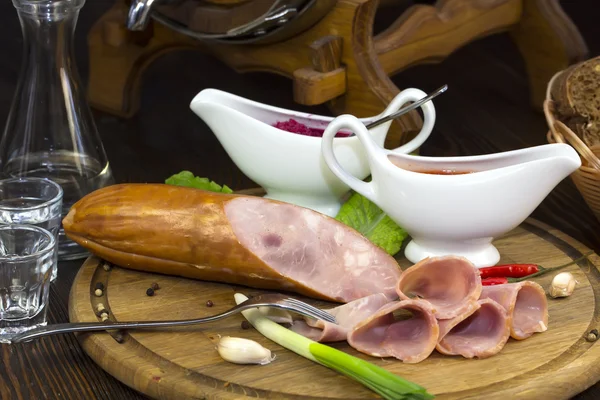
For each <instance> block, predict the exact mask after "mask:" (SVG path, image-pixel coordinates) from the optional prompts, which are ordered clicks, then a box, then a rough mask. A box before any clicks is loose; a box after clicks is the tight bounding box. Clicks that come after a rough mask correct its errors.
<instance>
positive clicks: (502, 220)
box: [323, 115, 581, 267]
mask: <svg viewBox="0 0 600 400" xmlns="http://www.w3.org/2000/svg"><path fill="white" fill-rule="evenodd" d="M338 130H350V131H352V132H354V133H355V134H356V135H357V137H358V138H359V139H360V141H361V143H362V144H363V145H364V147H365V151H366V153H367V155H368V162H369V166H370V169H371V175H372V181H371V182H368V183H367V182H363V181H362V180H360V176H359V177H358V178H359V179H357V178H356V177H355V176H353V175H354V174H353V173H352V172H351V171H348V170H347V169H346V168H345V166H344V165H343V164H341V163H339V162H338V160H337V158H336V155H334V153H333V146H332V142H333V141H332V138H333V135H334V133H335V132H337V131H338ZM323 156H324V158H325V161H326V163H327V165H328V166H329V167H330V168H331V170H332V172H333V173H334V174H335V175H336V176H337V177H338V178H340V179H341V180H342V181H343V182H345V183H346V184H347V185H348V186H350V187H351V188H352V189H354V190H355V191H357V192H359V193H361V194H362V195H363V196H365V197H367V198H368V199H370V200H371V201H372V202H374V203H375V204H377V205H378V206H379V207H380V208H381V209H382V210H383V211H384V212H385V213H387V214H388V215H389V216H390V218H391V219H392V220H394V221H395V222H396V223H397V224H398V225H400V226H401V227H403V228H404V229H405V230H406V231H407V232H408V233H409V234H410V236H411V237H412V240H411V242H410V243H409V244H408V246H407V247H406V250H405V256H406V258H408V259H409V260H410V261H411V262H413V263H416V262H419V261H420V260H422V259H424V258H426V257H429V256H442V255H459V256H463V257H466V258H467V259H469V260H470V261H471V262H473V263H474V264H475V265H476V266H478V267H483V266H488V265H495V264H496V263H497V262H498V261H499V259H500V256H499V254H498V250H497V249H496V248H495V247H494V246H493V245H492V240H493V239H494V238H495V237H498V236H500V235H502V234H504V233H506V232H508V231H510V230H511V229H513V228H515V227H517V226H518V225H519V224H520V223H521V222H523V221H524V220H525V219H526V218H527V217H528V216H529V215H530V214H531V213H532V212H533V211H534V209H535V208H536V207H537V206H538V205H539V204H540V203H541V202H542V200H544V198H545V197H546V196H547V195H548V194H549V193H550V191H552V189H553V188H554V187H555V186H556V185H557V184H558V183H559V182H560V181H561V180H563V179H564V178H566V177H567V176H568V175H570V174H571V173H572V172H574V171H575V170H576V169H578V168H579V167H580V166H581V160H580V158H579V156H578V154H577V152H576V151H575V150H574V149H573V148H572V147H571V146H569V145H566V144H549V145H543V146H537V147H531V148H526V149H521V150H515V151H508V152H503V153H497V154H489V155H481V156H472V157H422V156H410V155H403V154H394V153H391V152H390V151H388V150H385V149H383V148H382V147H381V146H380V145H379V144H378V143H377V142H375V141H374V140H373V139H372V137H371V135H369V134H368V132H367V131H366V130H365V129H364V126H363V124H362V123H361V122H360V121H359V120H357V119H356V118H355V117H353V116H351V115H343V116H339V117H338V118H336V119H335V120H334V121H333V122H331V124H329V126H328V127H327V129H326V130H325V132H324V135H323ZM439 170H453V171H457V172H461V171H462V172H472V173H466V174H460V175H439V174H429V173H422V172H415V171H439Z"/></svg>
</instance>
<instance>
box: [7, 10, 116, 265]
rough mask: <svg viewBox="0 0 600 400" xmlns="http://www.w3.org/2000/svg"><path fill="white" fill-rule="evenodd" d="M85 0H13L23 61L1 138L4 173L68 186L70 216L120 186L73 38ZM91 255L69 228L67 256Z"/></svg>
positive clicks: (62, 248)
mask: <svg viewBox="0 0 600 400" xmlns="http://www.w3.org/2000/svg"><path fill="white" fill-rule="evenodd" d="M84 3H85V0H13V5H14V6H15V8H16V10H17V14H18V17H19V20H20V22H21V28H22V34H23V58H22V64H21V72H20V76H19V81H18V84H17V89H16V92H15V95H14V99H13V102H12V107H11V110H10V114H9V116H8V121H7V123H6V127H5V130H4V133H3V134H2V138H1V140H0V176H1V177H3V178H6V177H20V176H37V177H45V178H49V179H51V180H53V181H55V182H56V183H58V184H60V185H61V186H62V188H63V191H64V195H63V209H62V215H63V217H64V215H66V213H67V212H68V211H69V208H70V207H71V206H72V205H73V203H75V202H76V201H77V200H79V199H80V198H81V197H83V196H84V195H86V194H87V193H90V192H92V191H94V190H96V189H99V188H101V187H103V186H106V185H108V184H112V183H113V179H112V174H111V170H110V166H109V163H108V160H107V157H106V153H105V151H104V147H103V145H102V141H101V139H100V135H99V134H98V130H97V128H96V125H95V123H94V119H93V116H92V113H91V111H90V108H89V105H88V103H87V99H86V94H85V91H84V89H83V87H82V85H81V79H80V77H79V75H78V72H77V67H76V65H75V56H74V48H73V47H74V46H73V36H74V32H75V26H76V24H77V18H78V16H79V10H80V9H81V7H83V5H84ZM86 254H87V253H86V251H85V250H84V249H83V248H82V247H80V246H78V245H77V244H76V243H75V242H72V241H70V240H69V239H68V238H67V237H66V236H65V235H64V232H63V230H62V227H61V232H60V237H59V258H60V259H62V260H65V259H76V258H81V257H84V256H85V255H86Z"/></svg>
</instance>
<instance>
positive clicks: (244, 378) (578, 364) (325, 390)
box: [69, 220, 600, 400]
mask: <svg viewBox="0 0 600 400" xmlns="http://www.w3.org/2000/svg"><path fill="white" fill-rule="evenodd" d="M495 244H496V245H497V247H498V249H499V250H500V253H501V255H502V260H501V263H509V262H518V263H538V264H541V265H544V266H547V267H551V266H557V265H561V264H563V263H566V262H569V261H570V260H573V259H576V258H578V257H580V256H581V255H582V253H586V252H588V251H589V250H588V249H587V248H586V247H585V246H583V245H582V244H581V243H579V242H577V241H575V240H574V239H572V238H570V237H568V236H567V235H565V234H563V233H561V232H558V231H556V230H553V229H552V228H550V227H549V226H547V225H545V224H542V223H540V222H538V221H535V220H528V221H526V222H525V223H524V224H522V225H521V226H520V227H519V228H517V229H515V230H514V231H512V232H510V233H509V234H507V235H505V236H504V237H502V238H500V239H498V240H496V242H495ZM398 261H399V263H400V265H401V267H402V268H406V267H407V266H409V265H410V263H409V262H408V261H407V260H405V259H402V258H399V260H398ZM103 266H104V262H103V261H102V260H99V259H97V258H94V257H91V258H89V259H88V260H87V261H86V262H85V264H84V265H83V267H82V268H81V270H80V271H79V273H78V275H77V277H76V279H75V282H74V285H73V288H72V291H71V295H70V304H69V312H70V319H71V321H72V322H77V321H97V320H98V317H97V316H96V315H95V313H94V310H95V309H96V307H97V304H98V303H102V304H103V305H104V306H105V307H106V308H107V309H108V310H109V312H110V316H111V318H112V319H113V320H118V321H127V320H149V319H183V318H198V317H203V316H208V315H212V314H215V313H219V312H221V311H224V310H226V309H228V308H230V307H232V306H233V305H234V304H235V303H234V300H233V294H234V292H236V291H240V292H241V293H245V294H257V293H258V292H260V291H259V290H254V289H249V288H244V287H235V286H232V285H225V284H217V283H209V282H202V281H194V280H190V279H183V278H178V277H171V276H164V275H156V274H149V273H142V272H137V271H131V270H126V269H122V268H118V267H113V268H112V269H110V270H109V271H106V270H105V269H104V268H103ZM599 266H600V258H599V257H598V256H597V255H596V254H593V255H592V256H590V257H589V261H583V262H580V263H579V264H578V265H573V266H571V267H567V268H566V269H565V270H568V271H571V272H573V273H574V274H575V276H576V278H577V280H578V282H579V284H578V286H577V289H576V290H575V292H574V294H573V295H572V296H571V297H568V298H564V299H551V298H549V313H550V321H549V328H548V331H547V332H545V333H541V334H536V335H534V336H533V337H531V338H529V339H527V340H524V341H516V340H513V339H510V340H509V342H508V343H507V345H506V346H505V347H504V349H503V350H502V351H501V352H500V353H499V354H497V355H495V356H493V357H491V358H488V359H484V360H477V359H472V360H468V359H464V358H461V357H449V356H443V355H441V354H439V353H437V352H434V353H433V354H432V355H431V356H430V357H429V358H428V359H426V360H425V361H423V362H421V363H419V364H403V363H402V362H400V361H397V360H395V359H380V358H375V357H369V356H366V355H363V354H361V353H358V352H356V351H354V350H353V349H352V348H350V347H349V346H348V345H347V344H346V343H345V342H341V343H336V344H333V346H334V347H337V348H339V349H342V350H343V351H347V352H349V353H350V354H353V355H355V356H357V357H361V358H364V359H367V360H369V361H371V362H373V363H375V364H378V365H381V366H383V367H384V368H387V369H389V370H390V371H393V372H394V373H397V374H399V375H401V376H403V377H405V378H407V379H409V380H411V381H414V382H416V383H419V384H420V385H423V386H425V387H426V388H427V389H428V390H429V391H430V392H431V393H432V394H435V395H436V396H437V397H438V398H439V399H458V398H460V399H482V398H486V399H515V398H518V399H544V398H552V399H561V398H562V399H566V398H569V397H571V396H573V395H575V394H577V393H579V392H581V391H583V390H584V389H586V388H588V387H589V386H591V385H593V384H594V383H595V382H597V381H598V380H599V379H600V362H599V361H600V344H599V343H596V342H588V341H586V340H585V336H586V335H587V332H589V331H590V330H591V329H596V328H598V321H599V316H600V313H599V309H598V302H599V299H600V286H599V283H598V278H599V277H600V272H599V268H598V267H599ZM550 280H551V276H544V277H540V278H539V279H538V282H539V283H540V284H541V285H543V286H544V287H548V284H549V283H550ZM97 282H103V283H104V286H105V288H106V289H105V291H104V294H103V296H101V297H96V296H94V295H93V291H94V287H95V284H96V283H97ZM153 282H156V283H158V284H159V285H160V289H159V290H157V291H156V294H155V296H152V297H149V296H147V295H146V289H147V288H148V287H149V286H150V285H151V284H152V283H153ZM298 297H300V296H298ZM300 298H301V297H300ZM208 300H211V301H212V302H213V303H214V306H213V307H207V306H206V302H207V301H208ZM305 300H307V299H305ZM307 301H309V302H311V303H313V304H316V305H321V306H322V305H326V304H325V303H323V302H318V301H314V300H310V299H308V300H307ZM242 321H243V317H242V316H241V315H237V316H235V317H231V318H229V319H227V320H223V321H220V322H215V323H211V324H205V325H197V326H192V327H185V328H177V329H172V330H169V331H165V330H162V331H160V330H157V331H142V330H140V331H132V332H129V333H125V334H124V335H123V338H124V341H122V343H119V342H118V341H117V340H115V338H114V337H113V334H109V333H89V334H80V335H78V338H79V340H80V342H81V344H82V346H83V348H84V349H85V351H86V352H87V354H88V355H89V356H90V357H91V358H92V359H93V360H94V361H95V362H97V363H98V364H99V365H100V366H101V367H102V368H104V369H105V370H106V371H108V372H109V373H110V374H112V375H113V376H114V377H115V378H117V379H119V380H120V381H121V382H123V383H125V384H127V385H129V386H131V387H132V388H134V389H136V390H138V391H140V392H143V393H145V394H147V395H149V396H151V397H153V398H160V399H178V400H181V399H237V398H252V397H255V398H267V397H268V398H277V399H280V398H283V399H369V398H377V396H376V395H375V394H374V393H373V392H371V391H369V390H368V389H366V388H364V387H363V386H361V385H360V384H358V383H356V382H354V381H352V380H350V379H348V378H346V377H344V376H342V375H340V374H338V373H336V372H334V371H332V370H329V369H327V368H325V367H323V366H321V365H318V364H316V363H313V362H311V361H308V360H306V359H305V358H303V357H301V356H298V355H296V354H295V353H292V352H290V351H287V350H285V349H283V348H281V347H280V346H278V345H276V344H275V343H273V342H271V341H269V340H268V339H266V338H264V337H263V336H262V335H260V334H259V333H258V332H256V331H255V330H254V329H248V330H243V329H241V326H240V323H241V322H242ZM218 335H222V336H227V335H228V336H239V337H245V338H249V339H253V340H256V341H258V342H259V343H261V344H263V345H264V346H265V347H267V348H269V349H271V350H272V351H273V352H274V353H275V354H276V360H275V361H274V362H272V363H271V364H269V365H265V366H255V365H248V366H245V365H235V364H231V363H228V362H226V361H223V360H222V359H221V358H220V357H219V355H218V353H217V352H216V350H215V344H214V341H215V339H216V338H218Z"/></svg>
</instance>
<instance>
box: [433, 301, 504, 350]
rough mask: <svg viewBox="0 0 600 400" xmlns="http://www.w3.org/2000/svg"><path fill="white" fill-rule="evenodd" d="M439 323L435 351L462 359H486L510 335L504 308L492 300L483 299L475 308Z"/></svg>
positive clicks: (498, 348)
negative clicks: (459, 356)
mask: <svg viewBox="0 0 600 400" xmlns="http://www.w3.org/2000/svg"><path fill="white" fill-rule="evenodd" d="M438 323H439V325H440V336H439V342H438V344H437V346H436V349H437V351H439V352H440V353H442V354H446V355H461V356H463V357H465V358H474V357H477V358H487V357H490V356H493V355H494V354H496V353H498V352H500V350H502V348H503V347H504V345H505V344H506V342H507V341H508V337H509V336H510V327H509V324H508V315H507V313H506V310H505V309H504V308H503V307H502V306H501V305H500V304H498V303H496V302H495V301H494V300H491V299H483V300H479V301H478V302H477V307H476V308H474V309H469V310H467V311H466V312H464V313H463V314H461V315H458V316H456V317H454V318H452V319H445V320H440V321H438Z"/></svg>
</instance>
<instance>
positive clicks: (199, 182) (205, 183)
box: [165, 171, 233, 193]
mask: <svg viewBox="0 0 600 400" xmlns="http://www.w3.org/2000/svg"><path fill="white" fill-rule="evenodd" d="M165 183H166V184H168V185H175V186H187V187H192V188H196V189H202V190H209V191H211V192H218V193H233V190H231V189H230V188H229V187H227V185H223V186H221V185H219V184H217V183H215V182H213V181H211V180H209V179H208V178H200V177H198V176H194V174H193V173H191V172H190V171H181V172H180V173H178V174H175V175H173V176H171V177H169V178H167V180H166V181H165Z"/></svg>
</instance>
